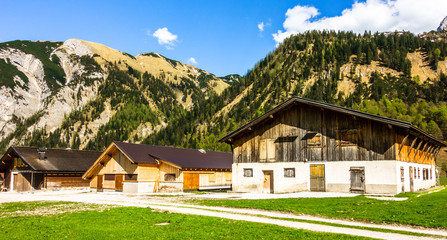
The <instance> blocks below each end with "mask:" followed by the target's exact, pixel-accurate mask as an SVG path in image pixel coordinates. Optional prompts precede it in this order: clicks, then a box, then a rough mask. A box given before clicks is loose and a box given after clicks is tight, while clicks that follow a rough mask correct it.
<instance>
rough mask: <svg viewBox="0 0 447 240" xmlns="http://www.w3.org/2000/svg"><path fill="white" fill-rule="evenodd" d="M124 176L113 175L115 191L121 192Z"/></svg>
mask: <svg viewBox="0 0 447 240" xmlns="http://www.w3.org/2000/svg"><path fill="white" fill-rule="evenodd" d="M123 182H124V175H122V174H117V175H115V190H119V191H123Z"/></svg>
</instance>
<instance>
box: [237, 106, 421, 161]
mask: <svg viewBox="0 0 447 240" xmlns="http://www.w3.org/2000/svg"><path fill="white" fill-rule="evenodd" d="M347 134H351V137H352V139H351V140H352V143H349V142H348V141H345V140H344V139H343V138H344V137H343V136H347ZM315 135H318V136H317V138H316V139H317V140H316V141H317V143H315V142H312V144H310V143H309V142H311V141H310V139H311V138H313V137H315ZM395 135H396V130H395V128H394V127H391V126H388V125H387V124H383V123H379V122H375V121H372V120H369V119H362V118H357V117H353V116H352V115H349V114H345V113H339V112H335V111H331V110H327V109H326V110H325V109H322V108H319V107H313V106H309V105H300V104H295V105H292V106H291V107H290V108H288V109H286V110H284V111H282V112H281V113H280V114H277V115H274V116H272V117H270V118H268V119H266V120H265V121H264V122H262V123H260V124H258V125H257V126H256V127H254V128H253V129H252V130H250V131H247V132H246V133H245V134H243V135H241V136H239V137H238V138H236V139H234V156H233V158H234V162H235V163H254V162H260V157H259V148H260V142H261V140H264V139H274V142H275V160H276V162H306V161H309V162H320V161H373V160H393V159H396V155H397V149H398V148H399V146H398V145H396V137H395ZM402 138H403V137H402ZM314 140H315V139H314ZM314 140H312V141H314ZM318 140H319V141H320V143H319V144H318ZM407 142H408V141H407ZM418 143H419V142H417V144H415V145H416V146H417V145H418ZM410 144H411V142H410ZM404 148H405V147H404ZM421 148H422V147H421ZM407 151H408V148H405V149H403V150H402V152H405V154H407V153H408V152H407ZM413 151H414V152H413ZM415 151H416V150H412V152H411V153H410V155H409V156H410V157H411V156H413V155H414V153H415ZM400 155H402V153H401V154H400Z"/></svg>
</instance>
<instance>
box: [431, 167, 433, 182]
mask: <svg viewBox="0 0 447 240" xmlns="http://www.w3.org/2000/svg"><path fill="white" fill-rule="evenodd" d="M432 179H433V169H430V180H432Z"/></svg>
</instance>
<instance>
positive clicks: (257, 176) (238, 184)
mask: <svg viewBox="0 0 447 240" xmlns="http://www.w3.org/2000/svg"><path fill="white" fill-rule="evenodd" d="M244 168H252V169H253V177H244ZM284 168H295V177H294V178H289V177H284ZM263 171H273V189H274V191H275V193H286V192H297V191H306V190H308V189H309V187H308V185H309V167H307V168H306V167H305V163H302V162H299V163H297V162H294V163H234V164H233V169H232V175H233V176H232V179H233V191H234V192H257V193H262V190H263V181H264V173H263Z"/></svg>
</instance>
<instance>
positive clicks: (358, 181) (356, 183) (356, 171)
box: [350, 167, 365, 193]
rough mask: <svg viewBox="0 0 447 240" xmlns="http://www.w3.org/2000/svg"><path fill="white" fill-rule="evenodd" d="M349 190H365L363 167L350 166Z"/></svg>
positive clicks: (362, 191)
mask: <svg viewBox="0 0 447 240" xmlns="http://www.w3.org/2000/svg"><path fill="white" fill-rule="evenodd" d="M350 172H351V192H356V193H364V192H365V168H364V167H351V169H350Z"/></svg>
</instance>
